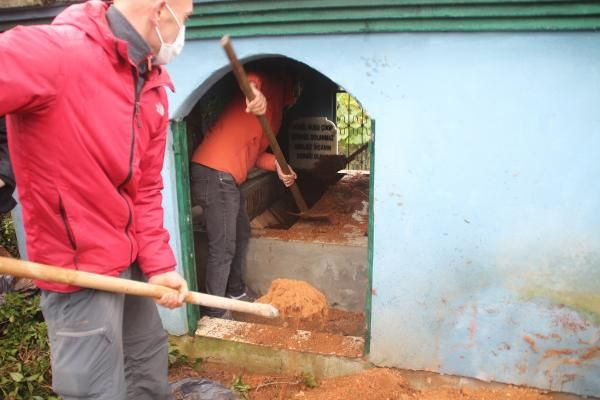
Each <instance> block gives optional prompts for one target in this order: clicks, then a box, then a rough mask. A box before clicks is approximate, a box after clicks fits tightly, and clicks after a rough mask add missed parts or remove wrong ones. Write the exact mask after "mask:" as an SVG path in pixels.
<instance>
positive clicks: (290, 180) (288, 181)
mask: <svg viewBox="0 0 600 400" xmlns="http://www.w3.org/2000/svg"><path fill="white" fill-rule="evenodd" d="M275 167H276V168H277V176H279V179H280V180H281V182H283V184H284V185H285V187H290V186H292V185H293V184H294V182H295V181H296V179H298V175H297V174H296V172H295V171H294V170H293V169H292V166H291V165H289V164H288V168H289V169H290V172H291V174H290V175H286V174H284V173H283V171H282V170H281V167H280V166H279V163H278V162H277V160H275Z"/></svg>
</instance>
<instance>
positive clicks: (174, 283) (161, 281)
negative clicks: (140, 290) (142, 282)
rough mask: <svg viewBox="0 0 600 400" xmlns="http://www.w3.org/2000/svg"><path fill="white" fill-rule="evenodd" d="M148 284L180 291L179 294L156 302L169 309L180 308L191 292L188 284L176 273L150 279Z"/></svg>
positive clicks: (166, 295)
mask: <svg viewBox="0 0 600 400" xmlns="http://www.w3.org/2000/svg"><path fill="white" fill-rule="evenodd" d="M148 283H152V284H154V285H161V286H167V287H170V288H172V289H176V290H177V291H179V294H165V295H164V296H163V297H162V298H160V299H158V300H155V301H156V303H157V304H159V305H161V306H163V307H167V308H177V307H180V306H181V305H182V304H183V300H184V299H185V296H186V295H187V294H188V292H189V290H188V285H187V282H186V281H185V279H183V278H182V277H181V275H179V274H178V273H177V272H176V271H170V272H165V273H164V274H158V275H154V276H153V277H151V278H150V279H148Z"/></svg>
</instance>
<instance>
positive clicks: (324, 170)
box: [311, 142, 369, 182]
mask: <svg viewBox="0 0 600 400" xmlns="http://www.w3.org/2000/svg"><path fill="white" fill-rule="evenodd" d="M368 147H369V143H368V142H367V143H365V144H363V145H362V146H360V147H359V148H358V150H356V151H355V152H354V153H352V154H350V155H349V156H347V157H346V156H345V155H343V154H332V155H322V156H321V157H320V158H319V160H318V161H317V164H316V165H315V167H314V168H313V170H312V171H311V173H312V174H313V175H315V176H317V177H319V178H320V179H322V180H324V181H326V182H330V181H333V180H335V177H336V175H337V172H338V171H339V170H340V169H343V168H344V167H345V166H346V165H348V164H349V163H350V162H352V161H353V160H354V159H355V158H356V157H357V156H358V155H359V154H360V153H362V152H363V151H365V150H366V149H367V148H368Z"/></svg>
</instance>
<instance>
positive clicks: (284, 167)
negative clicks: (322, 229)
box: [221, 36, 308, 213]
mask: <svg viewBox="0 0 600 400" xmlns="http://www.w3.org/2000/svg"><path fill="white" fill-rule="evenodd" d="M221 46H223V49H224V50H225V53H226V54H227V58H229V63H230V64H231V68H232V69H233V74H234V75H235V77H236V79H237V81H238V84H239V85H240V89H241V90H242V92H243V93H244V96H246V98H247V99H248V100H250V101H252V100H254V92H253V91H252V88H251V87H250V82H248V76H247V75H246V71H245V70H244V67H243V66H242V64H241V63H240V61H239V60H238V58H237V56H236V54H235V51H234V50H233V46H232V45H231V39H230V38H229V36H224V37H223V38H222V39H221ZM256 117H257V118H258V122H260V126H261V127H262V130H263V132H264V134H265V136H266V137H267V139H268V140H269V145H270V146H271V150H273V154H274V155H275V158H276V159H277V163H278V164H279V167H280V168H281V171H282V172H283V173H284V174H285V175H290V174H291V171H290V169H289V167H288V163H287V161H286V159H285V156H284V155H283V152H282V151H281V147H279V143H278V142H277V139H276V138H275V135H274V134H273V129H272V128H271V124H270V123H269V120H267V117H265V116H264V115H257V116H256ZM289 189H290V191H291V192H292V196H293V197H294V200H295V202H296V205H297V206H298V208H299V209H300V212H301V213H303V212H305V211H307V210H308V206H307V205H306V202H305V201H304V197H303V196H302V194H301V193H300V189H299V188H298V185H297V184H296V182H294V184H293V185H292V186H290V187H289Z"/></svg>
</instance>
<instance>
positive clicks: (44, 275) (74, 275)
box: [0, 257, 279, 318]
mask: <svg viewBox="0 0 600 400" xmlns="http://www.w3.org/2000/svg"><path fill="white" fill-rule="evenodd" d="M0 274H7V275H13V276H17V277H20V278H30V279H39V280H42V281H49V282H57V283H64V284H67V285H73V286H78V287H82V288H88V289H96V290H103V291H106V292H113V293H125V294H131V295H134V296H145V297H152V298H155V299H159V298H161V297H162V296H163V295H164V294H168V293H177V291H176V290H175V289H171V288H168V287H165V286H160V285H153V284H150V283H145V282H138V281H132V280H129V279H122V278H115V277H112V276H105V275H99V274H93V273H91V272H84V271H76V270H72V269H66V268H59V267H53V266H50V265H44V264H38V263H33V262H29V261H23V260H18V259H14V258H7V257H0ZM185 302H186V303H190V304H197V305H201V306H206V307H214V308H221V309H224V310H231V311H237V312H242V313H247V314H255V315H260V316H263V317H267V318H276V317H277V315H278V314H279V312H278V311H277V309H276V308H275V307H273V306H272V305H270V304H261V303H248V302H245V301H240V300H233V299H228V298H224V297H218V296H212V295H209V294H204V293H198V292H189V293H188V295H187V296H186V298H185Z"/></svg>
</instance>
